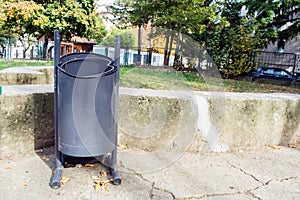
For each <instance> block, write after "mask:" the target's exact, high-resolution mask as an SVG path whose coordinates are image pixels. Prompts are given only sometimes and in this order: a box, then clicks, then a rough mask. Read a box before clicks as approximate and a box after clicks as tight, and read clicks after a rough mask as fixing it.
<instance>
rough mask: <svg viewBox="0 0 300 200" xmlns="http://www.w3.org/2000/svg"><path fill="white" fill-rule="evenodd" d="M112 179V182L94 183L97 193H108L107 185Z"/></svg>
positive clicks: (98, 181) (101, 181) (99, 181)
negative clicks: (101, 191)
mask: <svg viewBox="0 0 300 200" xmlns="http://www.w3.org/2000/svg"><path fill="white" fill-rule="evenodd" d="M111 181H112V179H110V180H97V181H94V183H95V185H94V188H95V190H96V191H100V190H105V191H108V189H107V183H109V182H111Z"/></svg>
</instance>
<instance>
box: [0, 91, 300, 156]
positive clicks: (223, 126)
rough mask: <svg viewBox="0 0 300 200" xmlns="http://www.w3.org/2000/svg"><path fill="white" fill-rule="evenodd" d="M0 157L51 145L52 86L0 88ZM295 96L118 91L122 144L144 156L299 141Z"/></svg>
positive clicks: (299, 99)
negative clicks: (154, 153) (0, 89)
mask: <svg viewBox="0 0 300 200" xmlns="http://www.w3.org/2000/svg"><path fill="white" fill-rule="evenodd" d="M0 107H1V108H0V109H1V112H0V119H1V125H0V137H1V141H0V152H1V153H0V156H9V155H14V154H19V153H24V152H27V151H31V150H33V149H38V148H42V147H46V146H50V145H53V138H54V129H53V127H54V124H53V85H19V86H4V87H3V95H0ZM299 112H300V95H292V94H241V93H221V92H211V93H209V92H185V91H163V90H148V89H130V88H120V98H119V144H120V145H124V146H128V147H130V148H133V149H139V150H144V151H158V152H161V151H164V152H206V151H237V150H240V149H245V148H252V147H263V146H266V145H287V144H289V143H293V142H295V141H297V140H299V139H300V125H299V124H300V123H299V122H300V113H299Z"/></svg>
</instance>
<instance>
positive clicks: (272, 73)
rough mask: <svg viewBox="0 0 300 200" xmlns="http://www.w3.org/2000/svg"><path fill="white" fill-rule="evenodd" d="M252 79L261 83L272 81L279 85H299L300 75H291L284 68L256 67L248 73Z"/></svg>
mask: <svg viewBox="0 0 300 200" xmlns="http://www.w3.org/2000/svg"><path fill="white" fill-rule="evenodd" d="M249 76H250V78H251V80H252V81H258V82H261V83H273V84H280V85H288V86H290V85H292V86H298V85H300V77H297V76H295V75H293V74H292V73H290V72H288V71H287V70H285V69H280V68H275V67H257V69H256V70H252V71H251V72H250V73H249Z"/></svg>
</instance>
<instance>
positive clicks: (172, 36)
mask: <svg viewBox="0 0 300 200" xmlns="http://www.w3.org/2000/svg"><path fill="white" fill-rule="evenodd" d="M173 40H174V34H173V33H172V35H171V39H170V47H169V49H168V54H167V60H166V63H167V65H169V62H170V55H171V51H172V48H173Z"/></svg>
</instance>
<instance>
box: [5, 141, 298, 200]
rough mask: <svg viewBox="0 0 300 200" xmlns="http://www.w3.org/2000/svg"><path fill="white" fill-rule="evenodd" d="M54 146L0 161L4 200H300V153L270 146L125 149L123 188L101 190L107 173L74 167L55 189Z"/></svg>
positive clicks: (99, 168)
mask: <svg viewBox="0 0 300 200" xmlns="http://www.w3.org/2000/svg"><path fill="white" fill-rule="evenodd" d="M53 169H54V149H53V147H50V148H45V149H43V150H40V151H39V150H38V151H36V152H31V153H27V154H24V155H18V156H15V157H2V158H0V183H1V184H0V191H1V192H0V199H1V200H6V199H39V200H40V199H118V200H119V199H129V200H132V199H143V200H144V199H153V200H157V199H209V200H217V199H218V200H219V199H221V200H223V199H224V200H225V199H226V200H227V199H230V200H242V199H264V200H265V199H267V200H268V199H281V200H282V199H300V170H299V169H300V148H299V147H297V148H287V147H282V146H280V147H278V146H276V147H275V146H271V147H265V148H259V149H250V150H247V151H240V152H234V153H207V154H199V153H180V154H179V153H177V154H176V153H171V152H145V151H141V150H133V149H126V148H125V147H123V148H120V149H119V152H118V169H119V171H120V175H121V177H122V184H121V185H120V186H114V185H112V184H107V185H106V186H107V189H108V190H100V191H96V190H95V188H94V181H95V177H96V178H97V177H98V178H99V179H102V180H107V179H109V177H101V176H100V171H102V170H103V169H105V168H104V167H103V166H102V165H100V164H96V165H94V166H91V167H87V166H82V167H78V166H77V167H69V168H65V169H64V170H63V177H64V182H65V184H62V186H61V188H59V189H51V188H50V187H49V181H50V179H51V175H52V170H53Z"/></svg>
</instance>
